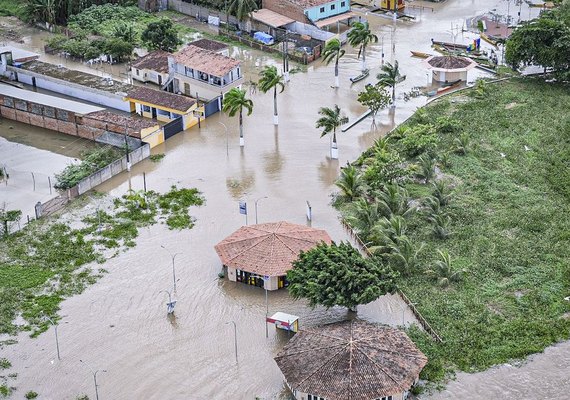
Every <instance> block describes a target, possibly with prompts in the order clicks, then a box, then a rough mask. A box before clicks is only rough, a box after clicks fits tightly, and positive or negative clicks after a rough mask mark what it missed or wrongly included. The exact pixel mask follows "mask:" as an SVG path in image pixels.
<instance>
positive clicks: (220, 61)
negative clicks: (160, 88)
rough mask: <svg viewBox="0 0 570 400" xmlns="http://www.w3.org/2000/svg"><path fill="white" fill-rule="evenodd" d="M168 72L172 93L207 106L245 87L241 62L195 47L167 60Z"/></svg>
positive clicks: (191, 46) (189, 46) (188, 48)
mask: <svg viewBox="0 0 570 400" xmlns="http://www.w3.org/2000/svg"><path fill="white" fill-rule="evenodd" d="M168 72H169V89H170V91H172V92H173V93H180V94H184V95H186V96H193V97H194V98H196V99H199V100H202V101H206V102H208V101H212V100H214V99H220V103H221V98H222V97H223V95H224V94H225V93H227V92H228V91H229V90H230V89H232V88H235V87H240V86H241V84H242V83H243V73H242V70H241V63H240V61H238V60H236V59H234V58H231V57H227V56H224V55H222V54H219V53H216V52H214V51H211V50H206V49H203V48H200V47H198V46H193V45H188V46H186V47H185V48H183V49H182V50H180V51H178V52H177V53H175V54H173V55H172V56H169V57H168Z"/></svg>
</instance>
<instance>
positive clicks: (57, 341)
mask: <svg viewBox="0 0 570 400" xmlns="http://www.w3.org/2000/svg"><path fill="white" fill-rule="evenodd" d="M44 318H45V319H46V320H48V321H49V322H50V323H51V324H52V325H53V327H54V329H55V347H56V349H57V359H58V360H59V361H61V357H60V356H59V338H58V337H57V327H58V324H56V323H55V322H54V321H53V319H51V318H50V317H48V316H47V315H44Z"/></svg>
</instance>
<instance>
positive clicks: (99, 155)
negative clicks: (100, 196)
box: [54, 146, 121, 189]
mask: <svg viewBox="0 0 570 400" xmlns="http://www.w3.org/2000/svg"><path fill="white" fill-rule="evenodd" d="M82 156H83V160H82V161H81V162H80V163H79V164H71V165H68V166H67V167H65V169H64V170H63V171H62V172H61V173H59V174H56V175H55V179H56V183H55V185H54V187H55V188H56V189H69V188H72V187H73V186H75V185H77V184H78V183H79V182H80V181H81V180H82V179H84V178H86V177H88V176H89V175H91V174H93V173H95V172H97V171H98V170H100V169H101V168H104V167H106V166H107V165H109V164H110V163H112V162H113V161H115V160H117V159H119V158H120V156H121V155H120V153H119V151H117V149H115V148H113V147H110V146H107V147H100V148H97V149H94V150H89V151H86V152H84V153H83V154H82Z"/></svg>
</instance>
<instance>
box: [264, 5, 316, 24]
mask: <svg viewBox="0 0 570 400" xmlns="http://www.w3.org/2000/svg"><path fill="white" fill-rule="evenodd" d="M262 4H263V8H267V9H269V10H271V11H274V12H276V13H279V14H281V15H285V16H286V17H289V18H291V19H294V20H295V21H299V22H303V23H305V24H306V23H309V21H308V19H307V17H306V16H305V14H304V13H303V9H302V8H301V7H300V6H298V5H296V4H293V3H292V2H290V1H289V0H263V3H262Z"/></svg>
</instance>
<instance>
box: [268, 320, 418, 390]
mask: <svg viewBox="0 0 570 400" xmlns="http://www.w3.org/2000/svg"><path fill="white" fill-rule="evenodd" d="M275 361H276V362H277V365H278V366H279V368H280V369H281V371H282V372H283V375H284V376H285V380H286V381H287V382H288V383H289V385H290V386H291V388H292V389H294V390H299V391H302V392H304V393H310V394H313V395H317V396H320V397H325V398H326V399H327V400H346V399H362V400H372V399H377V398H379V397H383V396H390V395H396V394H399V393H402V392H404V391H405V390H408V389H410V387H411V386H412V384H413V382H414V381H415V380H416V379H417V378H418V376H419V373H420V371H421V370H422V368H423V367H424V366H425V365H426V363H427V358H426V356H425V355H424V354H423V353H422V352H421V351H419V350H418V349H417V347H416V346H415V344H414V343H413V342H412V341H411V340H410V339H409V338H408V336H407V335H406V334H405V333H404V332H402V331H400V330H398V329H395V328H391V327H388V326H382V325H373V324H370V323H368V322H364V321H360V320H353V321H345V322H340V323H334V324H329V325H324V326H321V327H315V328H306V329H303V330H301V331H299V333H297V334H296V335H295V337H294V338H293V339H291V341H290V342H289V343H288V344H287V345H286V346H285V347H284V348H283V350H281V352H280V353H279V354H278V355H277V357H275Z"/></svg>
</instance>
